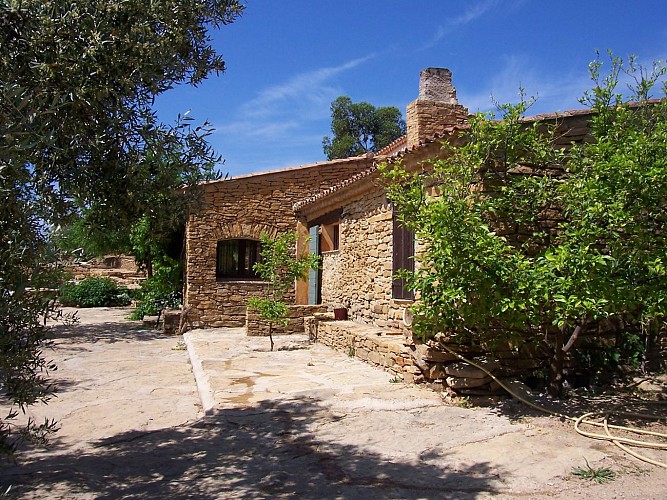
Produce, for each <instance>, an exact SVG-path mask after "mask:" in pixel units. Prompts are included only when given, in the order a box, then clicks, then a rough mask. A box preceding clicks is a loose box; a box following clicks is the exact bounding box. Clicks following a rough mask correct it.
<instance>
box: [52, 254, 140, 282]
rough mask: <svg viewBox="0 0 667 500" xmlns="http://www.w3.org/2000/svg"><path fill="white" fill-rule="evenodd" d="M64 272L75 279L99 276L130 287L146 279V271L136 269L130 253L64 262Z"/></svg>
mask: <svg viewBox="0 0 667 500" xmlns="http://www.w3.org/2000/svg"><path fill="white" fill-rule="evenodd" d="M65 272H66V273H67V274H69V275H70V276H72V278H73V279H75V280H77V281H81V280H83V279H86V278H90V277H91V276H99V277H106V278H110V279H112V280H114V281H115V282H116V283H118V284H119V285H122V286H127V287H130V288H136V287H138V286H139V285H140V284H141V283H142V282H143V281H144V280H145V279H146V273H145V272H143V271H140V270H139V269H138V267H137V263H136V261H135V260H134V257H132V256H131V255H108V256H106V257H100V258H95V259H91V260H90V261H87V262H72V263H66V264H65Z"/></svg>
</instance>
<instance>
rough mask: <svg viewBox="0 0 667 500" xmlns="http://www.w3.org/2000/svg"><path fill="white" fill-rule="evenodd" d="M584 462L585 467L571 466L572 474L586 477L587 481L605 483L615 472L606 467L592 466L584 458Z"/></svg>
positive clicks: (582, 477)
mask: <svg viewBox="0 0 667 500" xmlns="http://www.w3.org/2000/svg"><path fill="white" fill-rule="evenodd" d="M584 461H585V462H586V467H585V468H584V467H573V468H572V475H573V476H576V477H578V478H579V479H586V480H588V481H594V482H596V483H598V484H603V483H607V482H609V481H612V480H613V479H614V478H615V477H616V474H615V473H614V471H613V470H611V469H610V468H608V467H597V468H593V467H591V466H590V464H589V463H588V460H586V459H584Z"/></svg>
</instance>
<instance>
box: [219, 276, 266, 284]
mask: <svg viewBox="0 0 667 500" xmlns="http://www.w3.org/2000/svg"><path fill="white" fill-rule="evenodd" d="M215 282H216V283H247V284H251V283H252V284H260V285H261V284H267V283H268V281H264V280H261V279H252V278H216V279H215Z"/></svg>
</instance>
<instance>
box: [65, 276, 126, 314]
mask: <svg viewBox="0 0 667 500" xmlns="http://www.w3.org/2000/svg"><path fill="white" fill-rule="evenodd" d="M59 300H60V303H61V304H62V305H63V306H72V307H116V306H127V305H129V304H130V296H129V294H128V293H127V289H125V288H121V287H119V286H118V284H117V283H116V282H115V281H114V280H112V279H110V278H104V277H99V276H91V277H90V278H86V279H84V280H82V281H81V282H80V283H66V284H64V285H63V286H62V287H61V288H60V295H59Z"/></svg>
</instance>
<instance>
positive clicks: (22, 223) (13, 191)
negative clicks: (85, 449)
mask: <svg viewBox="0 0 667 500" xmlns="http://www.w3.org/2000/svg"><path fill="white" fill-rule="evenodd" d="M10 168H11V167H8V166H7V165H3V164H1V163H0V198H2V200H3V201H2V203H0V318H1V320H0V394H1V396H2V399H3V402H4V403H5V405H4V408H5V411H6V413H5V414H3V415H2V416H1V419H0V454H5V453H6V454H12V453H13V452H14V451H15V449H16V447H17V446H18V444H19V443H21V442H24V441H28V442H34V443H40V442H43V441H44V439H45V438H46V436H47V435H48V434H50V433H51V432H53V431H54V430H55V424H54V422H52V421H48V420H47V421H45V422H44V423H43V424H37V423H36V422H35V421H34V420H32V419H30V420H29V421H28V423H27V425H17V424H15V423H14V420H15V418H16V417H17V416H18V414H19V412H20V413H24V412H25V411H26V409H27V407H28V406H29V405H32V404H35V403H38V402H47V401H48V400H49V399H50V397H51V394H52V392H53V391H52V387H51V385H50V384H49V382H48V380H47V378H46V376H45V375H46V374H47V372H48V371H50V370H54V369H55V366H54V365H53V363H52V362H50V361H48V360H47V359H46V358H44V356H43V354H42V348H43V346H44V345H45V344H46V329H45V327H44V319H45V318H46V317H49V316H51V315H52V313H53V302H52V301H50V300H49V298H48V296H47V295H45V294H44V293H42V292H41V291H42V290H53V289H54V288H57V286H58V284H59V282H60V278H61V274H60V270H59V269H58V267H57V266H56V265H55V256H54V255H53V254H52V252H51V247H50V245H49V242H48V240H47V239H46V238H45V236H44V233H43V232H41V231H40V230H39V228H40V225H41V221H40V217H39V213H40V212H39V208H40V207H39V205H38V204H37V203H35V201H34V200H33V199H32V197H31V192H30V189H29V188H28V187H26V185H25V184H24V182H23V181H24V179H25V177H26V176H27V175H29V174H28V172H26V171H25V170H21V169H19V170H18V171H14V172H11V171H10Z"/></svg>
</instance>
